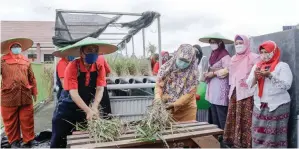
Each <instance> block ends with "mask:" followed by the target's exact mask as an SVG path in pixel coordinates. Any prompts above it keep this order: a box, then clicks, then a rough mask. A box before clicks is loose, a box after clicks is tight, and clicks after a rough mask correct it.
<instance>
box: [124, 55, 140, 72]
mask: <svg viewBox="0 0 299 149" xmlns="http://www.w3.org/2000/svg"><path fill="white" fill-rule="evenodd" d="M137 65H138V62H137V59H135V58H131V59H126V67H127V70H128V73H129V75H131V76H135V75H137V71H138V69H137Z"/></svg>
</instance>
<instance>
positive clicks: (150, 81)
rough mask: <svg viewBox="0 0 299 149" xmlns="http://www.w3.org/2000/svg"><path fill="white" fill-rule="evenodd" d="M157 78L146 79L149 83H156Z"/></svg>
mask: <svg viewBox="0 0 299 149" xmlns="http://www.w3.org/2000/svg"><path fill="white" fill-rule="evenodd" d="M156 78H157V77H147V78H146V79H147V82H148V83H156Z"/></svg>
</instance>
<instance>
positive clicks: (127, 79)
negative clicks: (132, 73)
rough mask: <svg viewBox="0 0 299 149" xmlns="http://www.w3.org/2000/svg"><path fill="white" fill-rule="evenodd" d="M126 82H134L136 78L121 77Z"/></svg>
mask: <svg viewBox="0 0 299 149" xmlns="http://www.w3.org/2000/svg"><path fill="white" fill-rule="evenodd" d="M119 79H120V80H121V81H123V82H124V83H129V84H134V83H135V80H134V79H133V78H119Z"/></svg>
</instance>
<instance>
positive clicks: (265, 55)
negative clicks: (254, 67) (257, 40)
mask: <svg viewBox="0 0 299 149" xmlns="http://www.w3.org/2000/svg"><path fill="white" fill-rule="evenodd" d="M273 56H274V52H273V51H272V52H270V53H262V54H261V59H262V61H264V62H268V61H270V60H271V59H272V57H273Z"/></svg>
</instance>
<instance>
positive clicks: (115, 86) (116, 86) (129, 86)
mask: <svg viewBox="0 0 299 149" xmlns="http://www.w3.org/2000/svg"><path fill="white" fill-rule="evenodd" d="M154 87H155V83H144V84H108V85H107V89H110V90H118V89H135V88H154Z"/></svg>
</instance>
